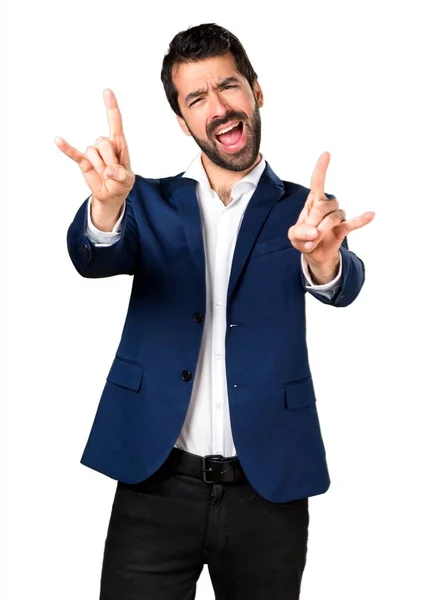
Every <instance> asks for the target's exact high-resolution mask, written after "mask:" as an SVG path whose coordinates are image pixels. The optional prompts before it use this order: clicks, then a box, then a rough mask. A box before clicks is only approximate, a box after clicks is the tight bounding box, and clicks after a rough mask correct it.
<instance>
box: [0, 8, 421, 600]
mask: <svg viewBox="0 0 421 600" xmlns="http://www.w3.org/2000/svg"><path fill="white" fill-rule="evenodd" d="M417 4H418V3H416V2H411V1H409V0H401V1H400V2H393V3H392V2H387V1H386V2H385V1H382V2H380V0H379V1H377V2H376V1H373V0H354V1H353V2H352V3H344V2H337V1H336V2H335V1H334V0H331V1H328V0H319V1H318V2H311V1H307V2H304V1H302V0H298V1H297V0H294V2H292V1H291V2H284V3H279V2H272V0H271V1H270V2H269V1H267V0H260V1H259V2H257V3H256V2H255V3H253V5H251V4H250V5H247V4H244V3H229V2H227V1H226V0H225V1H224V2H217V1H214V2H211V3H200V2H187V1H183V0H180V2H174V3H169V2H168V4H164V3H162V2H151V3H149V2H148V3H143V2H129V1H127V0H120V1H119V2H118V3H115V2H109V1H104V0H102V1H94V2H93V1H90V2H87V1H86V0H85V1H83V2H82V1H81V0H73V1H72V2H69V3H64V2H52V1H51V2H48V1H46V0H39V1H38V2H29V1H24V2H23V1H20V2H19V1H15V2H13V4H12V3H10V9H9V12H10V24H9V32H8V33H9V56H8V63H7V65H8V102H9V105H8V110H7V114H5V117H6V118H2V122H3V124H5V123H6V125H7V128H8V141H7V146H6V148H5V147H4V146H3V150H6V152H7V159H8V161H7V172H8V193H7V196H6V197H3V199H2V202H3V206H5V204H7V205H8V207H9V215H8V218H7V222H6V223H4V222H3V235H2V237H3V239H4V236H5V234H6V236H7V248H8V258H9V268H8V278H9V279H8V290H9V300H10V302H9V308H8V313H7V323H8V325H9V339H8V347H7V348H8V362H9V365H8V377H9V409H8V410H9V421H8V445H9V458H8V465H7V479H8V482H7V491H8V494H9V508H8V514H7V519H8V525H9V540H8V554H9V567H8V573H9V595H8V596H7V597H8V599H10V600H21V599H23V598H35V597H36V598H43V600H53V599H54V600H57V599H58V598H60V600H67V599H69V600H70V599H72V600H73V599H74V598H77V599H78V600H93V599H94V598H97V597H98V591H99V578H100V570H101V564H102V552H103V544H104V540H105V534H106V529H107V526H108V519H109V515H110V510H111V505H112V500H113V495H114V490H115V482H114V481H113V480H111V479H109V478H107V477H105V476H102V475H100V474H99V473H97V472H95V471H92V470H90V469H87V468H86V467H83V466H82V465H80V463H79V460H80V457H81V454H82V451H83V448H84V445H85V443H86V440H87V437H88V434H89V430H90V427H91V424H92V420H93V417H94V414H95V411H96V408H97V404H98V401H99V397H100V393H101V391H102V388H103V385H104V382H105V377H106V375H107V372H108V369H109V367H110V365H111V361H112V359H113V357H114V353H115V351H116V348H117V344H118V341H119V339H120V334H121V328H122V325H123V321H124V317H125V312H126V308H127V303H128V298H129V293H130V286H131V278H130V277H128V276H121V277H116V278H110V279H103V280H87V279H84V278H82V277H80V276H79V275H78V274H77V272H76V271H75V269H74V268H73V266H72V264H71V262H70V259H69V257H68V255H67V249H66V232H67V228H68V226H69V224H70V223H71V221H72V219H73V217H74V215H75V213H76V211H77V209H78V208H79V206H80V205H81V204H82V202H83V201H84V200H85V199H86V198H87V197H88V195H89V190H88V188H87V186H86V184H85V182H84V180H83V177H82V175H81V173H80V171H79V168H78V167H77V165H76V164H75V163H73V162H72V161H71V160H70V159H68V158H67V157H66V156H64V155H63V154H62V153H61V152H60V151H59V149H58V148H57V147H56V145H55V143H54V137H56V136H61V137H63V138H64V139H66V140H67V141H68V142H69V143H71V144H73V145H74V146H76V147H77V148H78V149H79V150H81V151H83V152H84V151H85V150H86V148H87V146H88V145H91V144H94V143H95V140H96V139H97V137H98V136H99V135H108V125H107V119H106V113H105V106H104V102H103V97H102V92H103V90H104V89H105V88H106V87H110V88H111V89H112V90H113V91H114V92H115V93H116V95H117V99H118V101H119V104H120V108H121V111H122V114H123V122H124V126H125V131H126V136H127V139H128V143H129V149H130V154H131V161H132V166H133V168H134V170H135V172H136V173H139V174H142V175H145V176H149V177H160V176H167V175H172V174H177V173H179V172H181V171H184V170H185V168H186V167H187V165H188V164H189V162H190V161H191V159H192V158H193V157H194V155H195V154H196V152H197V146H195V144H194V141H193V140H192V139H191V138H187V137H186V136H184V134H183V133H182V132H181V130H180V129H179V126H178V124H177V122H176V119H175V116H174V114H173V113H172V111H171V109H170V108H169V105H168V104H167V100H166V98H165V95H164V91H163V88H162V84H161V81H160V69H161V63H162V59H163V56H164V54H165V52H166V50H167V47H168V44H169V42H170V40H171V39H172V37H173V36H174V35H175V34H176V33H177V32H178V31H180V30H183V29H186V28H187V27H188V26H190V25H197V24H199V23H204V22H216V23H218V24H220V25H222V26H224V27H226V28H228V29H230V30H231V31H232V32H233V33H234V34H236V35H237V36H238V37H239V38H240V40H241V41H242V43H243V44H244V46H245V48H246V50H247V52H248V54H249V57H250V59H251V61H252V64H253V66H254V68H255V70H256V71H257V73H258V75H259V81H260V84H261V86H262V88H263V91H264V93H265V106H264V107H263V109H262V112H261V114H262V123H263V140H262V151H263V153H264V155H265V157H266V159H267V160H268V161H269V163H270V165H271V166H272V168H273V169H274V170H275V172H276V173H277V174H278V175H279V176H280V177H281V179H286V180H289V181H295V182H297V183H302V184H304V185H309V182H310V176H311V173H312V171H313V168H314V165H315V162H316V160H317V158H318V157H319V155H320V154H321V153H322V152H323V151H324V150H328V151H329V152H330V153H331V156H332V160H331V164H330V166H329V170H328V177H327V186H326V191H327V192H329V193H334V194H335V195H336V196H337V198H338V199H339V200H340V202H341V205H342V207H343V208H344V209H345V210H346V211H347V215H348V216H349V217H352V216H357V215H359V214H360V213H362V212H364V211H366V210H374V211H376V218H375V220H374V221H373V223H371V224H370V225H368V226H367V227H365V228H364V229H362V230H360V231H356V232H354V233H352V234H351V235H350V238H349V242H350V247H351V249H352V250H354V251H355V252H356V253H357V254H358V255H359V256H361V258H363V260H364V261H365V264H366V270H367V281H366V284H365V286H364V288H363V291H362V293H361V295H360V297H359V298H358V299H357V301H356V302H355V303H354V304H353V305H352V306H350V307H348V308H346V309H334V308H331V307H327V306H323V305H322V304H320V303H318V302H317V301H316V300H314V299H313V298H311V297H309V298H308V304H307V305H308V330H309V336H308V342H309V348H310V358H311V366H312V370H313V374H314V380H315V383H316V391H317V397H318V409H319V415H320V419H321V424H322V431H323V436H324V441H325V445H326V448H327V455H328V463H329V468H330V474H331V478H332V485H331V488H330V490H329V491H328V493H327V494H324V495H322V496H317V497H314V498H312V499H311V500H310V514H311V516H310V519H311V524H310V538H309V553H308V562H307V567H306V570H305V573H304V578H303V586H302V595H301V597H302V599H303V600H339V599H340V600H351V599H352V600H355V598H359V599H363V600H366V599H367V600H368V599H370V600H371V599H373V598H376V599H377V598H379V599H380V598H381V599H382V600H383V599H388V598H393V599H396V598H399V599H401V598H402V599H404V598H405V600H416V599H418V598H419V597H420V596H419V595H420V583H419V573H418V568H419V564H421V563H420V560H421V557H420V543H419V542H420V443H419V438H420V408H419V406H420V386H419V365H420V343H419V342H420V272H419V257H420V256H419V250H420V247H419V239H420V210H419V205H420V172H419V166H420V164H421V162H420V161H421V157H420V112H419V107H420V106H421V104H420V102H421V98H420V68H421V66H420V45H419V39H420V20H419V19H420V15H419V12H420V11H419V6H417ZM3 139H4V138H3ZM3 165H4V163H3ZM2 489H3V490H4V489H5V488H4V487H3V488H2ZM4 584H5V581H4V578H2V581H1V585H2V586H4ZM2 597H3V598H4V597H5V593H3V594H2ZM213 597H214V596H213V591H212V587H211V583H210V580H209V576H208V571H207V568H206V567H205V569H204V571H203V574H202V576H201V578H200V580H199V583H198V592H197V598H198V600H207V599H211V598H213ZM139 600H140V599H139ZM256 600H260V599H256ZM262 600H264V599H262Z"/></svg>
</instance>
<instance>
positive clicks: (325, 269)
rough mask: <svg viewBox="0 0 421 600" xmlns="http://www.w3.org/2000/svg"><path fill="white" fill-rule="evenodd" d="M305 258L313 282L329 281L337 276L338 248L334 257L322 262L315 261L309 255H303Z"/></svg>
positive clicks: (318, 283) (322, 282) (320, 283)
mask: <svg viewBox="0 0 421 600" xmlns="http://www.w3.org/2000/svg"><path fill="white" fill-rule="evenodd" d="M305 258H306V260H307V263H308V266H309V269H310V274H311V276H312V279H313V281H314V283H315V284H317V285H322V284H324V283H329V282H330V281H332V280H333V279H335V277H336V276H337V274H338V271H339V264H340V256H339V250H338V253H337V255H336V256H335V257H334V258H332V259H331V260H328V261H326V262H324V263H320V262H317V261H315V260H314V259H313V258H312V257H311V256H310V255H305Z"/></svg>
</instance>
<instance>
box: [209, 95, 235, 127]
mask: <svg viewBox="0 0 421 600" xmlns="http://www.w3.org/2000/svg"><path fill="white" fill-rule="evenodd" d="M208 106H209V119H210V120H213V119H220V118H221V117H225V115H226V114H227V112H229V110H230V107H229V105H228V104H227V102H225V101H224V99H223V98H222V96H221V95H220V94H218V93H217V92H216V93H213V94H210V95H209V98H208Z"/></svg>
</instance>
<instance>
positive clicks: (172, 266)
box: [56, 24, 374, 600]
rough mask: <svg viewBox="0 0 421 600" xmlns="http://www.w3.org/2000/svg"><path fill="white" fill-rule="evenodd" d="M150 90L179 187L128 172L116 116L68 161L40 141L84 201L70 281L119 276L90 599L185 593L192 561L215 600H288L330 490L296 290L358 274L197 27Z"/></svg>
mask: <svg viewBox="0 0 421 600" xmlns="http://www.w3.org/2000/svg"><path fill="white" fill-rule="evenodd" d="M161 79H162V82H163V84H164V89H165V93H166V95H167V98H168V101H169V103H170V106H171V108H172V109H173V111H174V112H175V114H176V116H177V119H178V121H179V124H180V126H181V128H182V130H183V131H184V132H185V133H186V134H187V135H191V136H193V138H194V139H195V140H196V142H197V144H198V146H199V147H200V149H201V153H200V155H199V156H198V157H197V158H196V159H195V160H194V161H193V163H192V164H191V165H190V167H189V168H188V169H187V171H186V172H185V173H184V174H180V175H177V176H176V177H166V178H163V179H146V178H144V177H141V176H139V175H135V174H134V173H133V171H132V169H131V165H130V160H129V153H128V149H127V144H126V140H125V137H124V133H123V127H122V119H121V114H120V111H119V108H118V105H117V101H116V98H115V96H114V94H113V93H112V92H111V90H106V91H105V93H104V98H105V103H106V106H107V113H108V120H109V125H110V130H111V135H110V138H103V137H101V138H98V140H97V142H96V145H95V146H90V147H89V148H88V149H87V150H86V152H85V154H82V153H80V152H78V151H77V150H76V149H75V148H72V147H71V146H69V144H67V142H65V141H64V140H62V139H61V138H57V140H56V143H57V145H58V147H59V148H60V149H61V150H62V151H63V152H64V153H65V154H66V155H67V156H69V157H70V158H72V159H73V160H75V161H76V162H77V163H78V164H79V167H80V168H81V170H82V172H83V175H84V177H85V180H86V182H87V184H88V186H89V187H90V189H91V192H92V194H91V196H90V197H89V198H88V199H87V200H85V202H84V203H83V204H82V206H81V207H80V209H79V211H78V212H77V214H76V216H75V219H74V221H73V223H72V224H71V226H70V228H69V231H68V249H69V253H70V257H71V259H72V261H73V264H74V266H75V268H76V269H77V270H78V272H79V273H80V274H81V275H82V276H84V277H109V276H112V275H117V274H121V273H126V274H131V275H133V276H134V278H133V288H132V293H131V298H130V304H129V308H128V312H127V317H126V322H125V325H124V329H123V334H122V337H121V341H120V343H119V346H118V349H117V353H116V357H115V359H114V361H113V363H112V366H111V369H110V371H109V374H108V377H107V383H106V385H105V387H104V391H103V394H102V397H101V401H100V404H99V407H98V411H97V414H96V416H95V420H94V423H93V427H92V431H91V433H90V436H89V439H88V442H87V445H86V448H85V451H84V454H83V456H82V460H81V462H82V463H83V464H84V465H86V466H89V467H91V468H93V469H96V470H97V471H100V472H101V473H104V474H105V475H107V476H109V477H111V478H113V479H115V480H117V481H118V483H117V488H116V495H115V499H114V504H113V508H112V513H111V518H110V524H109V529H108V534H107V539H106V543H105V552H104V561H103V568H102V576H101V600H117V599H118V600H125V599H127V600H128V599H134V598H136V599H139V600H152V599H159V600H170V599H171V600H188V599H192V598H194V597H195V593H196V582H197V580H198V578H199V575H200V573H201V571H202V568H203V565H204V564H205V563H206V564H208V567H209V573H210V577H211V580H212V584H213V587H214V590H215V595H216V598H217V599H218V600H223V599H226V600H228V599H229V600H239V599H241V600H247V599H253V600H256V599H262V600H275V599H277V600H292V599H297V598H298V597H299V593H300V585H301V578H302V573H303V570H304V566H305V561H306V552H307V535H308V522H309V515H308V497H309V496H313V495H316V494H322V493H324V492H326V490H327V489H328V487H329V484H330V479H329V474H328V470H327V465H326V460H325V449H324V445H323V441H322V437H321V433H320V428H319V421H318V416H317V410H316V405H315V402H316V397H315V394H314V389H313V384H312V378H311V373H310V368H309V364H308V358H307V347H306V339H305V292H306V291H309V292H310V293H311V294H312V295H314V296H315V297H316V298H318V299H319V300H320V301H321V302H324V303H326V304H330V305H332V306H337V307H339V306H346V305H348V304H350V303H351V302H353V300H354V299H355V298H356V296H357V295H358V293H359V291H360V289H361V287H362V285H363V281H364V267H363V263H362V262H361V260H360V259H359V258H357V257H356V256H355V254H353V253H352V252H351V251H349V249H348V245H347V241H346V237H345V236H346V235H347V234H348V233H349V232H350V231H352V230H353V229H356V228H358V227H362V226H363V225H365V224H367V223H368V222H370V221H371V220H372V218H373V217H374V214H373V213H365V214H364V215H362V216H361V217H358V218H357V219H354V220H351V221H346V220H345V215H344V212H343V211H342V210H341V209H340V208H339V204H338V202H337V200H336V199H335V198H334V197H333V196H328V195H327V194H325V192H324V182H325V176H326V169H327V166H328V163H329V154H328V153H323V154H322V155H321V157H320V158H319V160H318V162H317V165H316V168H315V170H314V173H313V176H312V179H311V187H310V189H308V188H305V187H303V186H301V185H298V184H295V183H291V182H287V181H282V180H281V179H279V178H278V177H277V176H276V175H275V173H274V172H273V171H272V169H271V168H270V166H269V164H268V163H267V162H266V161H265V160H264V159H263V157H262V155H261V154H260V152H259V148H260V131H261V128H260V108H261V107H262V106H263V93H262V90H261V87H260V85H259V83H258V81H257V75H256V73H255V71H254V70H253V68H252V66H251V64H250V61H249V59H248V57H247V54H246V52H245V51H244V48H243V47H242V45H241V44H240V42H239V41H238V39H237V38H236V37H235V36H234V35H232V34H231V33H230V32H228V31H227V30H225V29H223V28H222V27H219V26H217V25H215V24H206V25H200V26H197V27H192V28H190V29H188V30H187V31H183V32H181V33H179V34H178V35H176V36H175V38H174V39H173V40H172V42H171V44H170V48H169V51H168V54H167V55H166V56H165V58H164V61H163V66H162V73H161Z"/></svg>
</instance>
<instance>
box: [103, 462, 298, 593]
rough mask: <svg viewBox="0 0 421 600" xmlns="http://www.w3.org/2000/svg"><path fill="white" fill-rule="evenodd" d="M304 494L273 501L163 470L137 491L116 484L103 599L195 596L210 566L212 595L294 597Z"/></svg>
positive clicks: (244, 488) (248, 490)
mask: <svg viewBox="0 0 421 600" xmlns="http://www.w3.org/2000/svg"><path fill="white" fill-rule="evenodd" d="M308 524H309V513H308V499H307V498H305V499H302V500H296V501H293V502H285V503H273V502H269V501H267V500H265V499H263V498H262V497H261V496H259V495H258V494H257V493H256V492H255V490H254V489H253V488H252V487H251V485H250V484H249V483H248V482H247V483H245V484H240V485H238V484H211V483H205V482H204V481H202V480H200V479H195V478H193V477H189V476H187V475H180V474H178V473H176V474H174V473H169V472H168V471H165V468H164V469H162V468H161V469H160V470H159V471H157V473H155V474H154V475H153V476H152V477H150V478H149V479H147V480H145V482H144V485H143V486H142V488H141V489H140V490H139V489H137V490H136V491H135V490H133V489H132V488H130V487H125V484H124V485H123V484H122V483H121V482H118V484H117V489H116V493H115V498H114V503H113V507H112V511H111V517H110V523H109V527H108V533H107V538H106V542H105V550H104V559H103V566H102V575H101V594H100V600H193V599H194V598H195V596H196V582H197V580H198V579H199V576H200V574H201V572H202V569H203V565H204V564H207V565H208V569H209V575H210V578H211V581H212V585H213V588H214V592H215V598H216V600H297V599H298V598H299V595H300V585H301V578H302V574H303V570H304V566H305V562H306V554H307V539H308Z"/></svg>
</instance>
